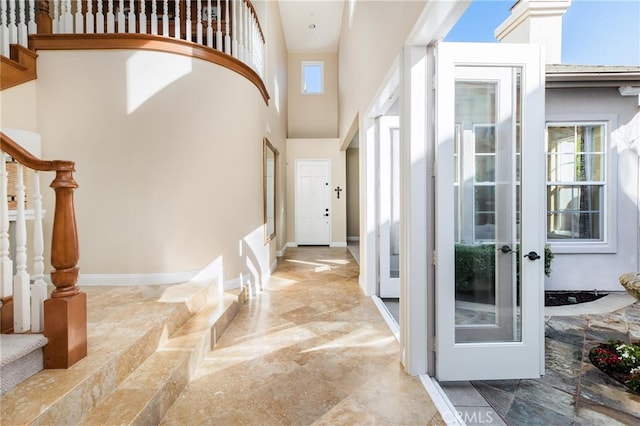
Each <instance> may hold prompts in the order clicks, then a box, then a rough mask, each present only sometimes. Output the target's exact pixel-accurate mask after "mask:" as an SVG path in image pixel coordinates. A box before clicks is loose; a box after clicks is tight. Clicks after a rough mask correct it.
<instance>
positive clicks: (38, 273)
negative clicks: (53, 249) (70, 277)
mask: <svg viewBox="0 0 640 426" xmlns="http://www.w3.org/2000/svg"><path fill="white" fill-rule="evenodd" d="M33 177H34V179H33V213H34V217H35V220H34V223H33V275H32V277H33V281H34V282H33V284H31V331H33V332H43V331H44V301H45V299H46V298H47V284H46V283H45V282H44V280H43V277H44V235H43V232H42V194H41V193H40V172H38V171H34V172H33Z"/></svg>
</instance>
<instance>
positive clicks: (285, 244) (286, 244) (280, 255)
mask: <svg viewBox="0 0 640 426" xmlns="http://www.w3.org/2000/svg"><path fill="white" fill-rule="evenodd" d="M288 244H289V243H284V246H282V249H280V250H276V257H282V256H284V253H285V252H286V251H287V248H288V247H289V245H288Z"/></svg>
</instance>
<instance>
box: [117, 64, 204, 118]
mask: <svg viewBox="0 0 640 426" xmlns="http://www.w3.org/2000/svg"><path fill="white" fill-rule="evenodd" d="M191 69H192V67H191V58H188V57H186V56H180V55H170V54H166V53H161V52H136V53H135V54H133V55H132V56H131V57H130V58H129V59H128V60H127V114H131V113H133V112H134V111H135V110H137V109H138V108H140V106H141V105H142V104H144V103H145V102H146V101H148V100H149V99H151V97H153V96H154V95H155V94H157V93H159V92H160V91H161V90H162V89H164V88H165V87H167V86H169V85H170V84H171V83H173V82H174V81H176V80H178V79H179V78H182V77H184V76H185V75H187V74H189V73H190V72H191Z"/></svg>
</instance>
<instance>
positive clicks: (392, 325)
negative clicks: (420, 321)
mask: <svg viewBox="0 0 640 426" xmlns="http://www.w3.org/2000/svg"><path fill="white" fill-rule="evenodd" d="M371 300H373V303H375V305H376V307H377V308H378V311H380V314H381V315H382V318H384V321H385V322H386V323H387V326H388V327H389V329H390V330H391V332H392V333H393V335H394V336H395V338H396V340H397V341H398V342H400V327H399V326H398V324H397V323H396V320H395V319H394V318H393V316H392V315H391V312H389V309H388V308H387V306H386V305H385V304H384V302H383V301H382V299H380V298H379V297H378V296H376V295H375V294H374V295H373V296H371Z"/></svg>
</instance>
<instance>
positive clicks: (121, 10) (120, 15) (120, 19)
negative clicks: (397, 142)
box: [118, 0, 125, 33]
mask: <svg viewBox="0 0 640 426" xmlns="http://www.w3.org/2000/svg"><path fill="white" fill-rule="evenodd" d="M124 22H125V19H124V0H119V1H118V33H124V32H125V29H124Z"/></svg>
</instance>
